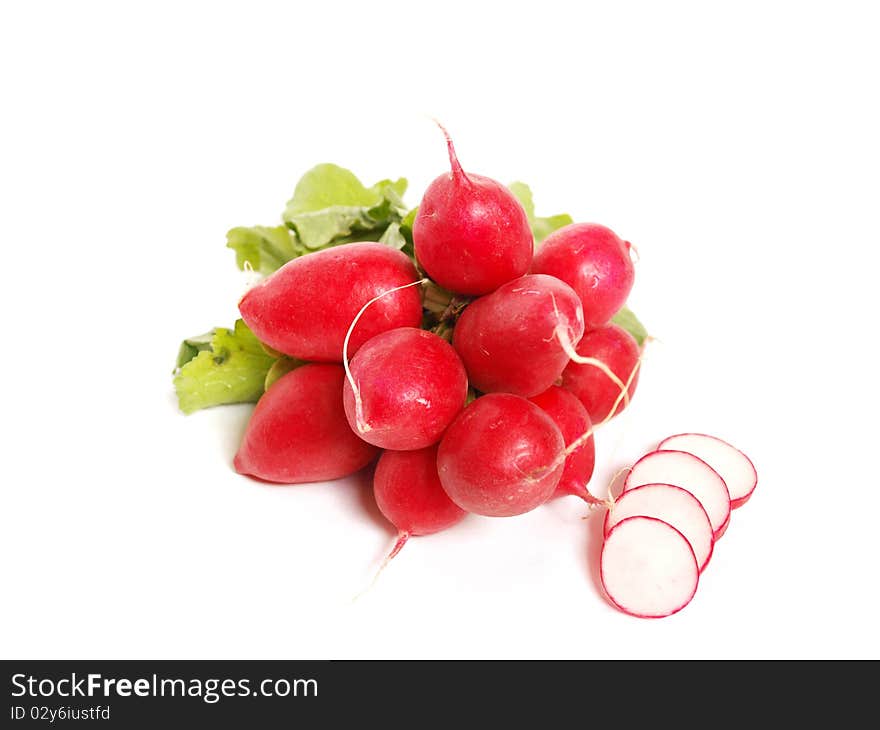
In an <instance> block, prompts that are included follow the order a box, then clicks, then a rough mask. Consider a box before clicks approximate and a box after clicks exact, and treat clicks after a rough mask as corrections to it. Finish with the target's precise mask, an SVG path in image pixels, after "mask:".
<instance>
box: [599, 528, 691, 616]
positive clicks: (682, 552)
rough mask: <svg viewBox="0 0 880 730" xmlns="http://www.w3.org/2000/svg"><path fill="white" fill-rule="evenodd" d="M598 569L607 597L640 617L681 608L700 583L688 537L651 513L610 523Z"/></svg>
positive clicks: (619, 606)
mask: <svg viewBox="0 0 880 730" xmlns="http://www.w3.org/2000/svg"><path fill="white" fill-rule="evenodd" d="M600 571H601V577H602V586H603V587H604V588H605V592H606V593H607V594H608V598H610V599H611V602H612V603H613V604H614V605H615V606H617V607H618V608H619V609H620V610H621V611H623V612H624V613H628V614H630V615H631V616H638V617H639V618H662V617H663V616H669V615H671V614H673V613H675V612H676V611H680V610H681V609H683V608H684V607H685V606H687V604H688V603H690V600H691V598H693V597H694V593H695V592H696V590H697V584H698V583H699V582H700V569H699V566H698V565H697V558H696V557H695V555H694V551H693V550H692V549H691V545H690V543H689V542H688V541H687V538H685V536H684V535H682V534H681V533H680V532H679V531H678V530H676V529H675V528H674V527H673V526H672V525H670V524H669V523H668V522H664V521H663V520H658V519H657V518H655V517H642V516H636V517H627V518H626V519H625V520H621V521H620V522H618V523H617V524H616V525H615V526H614V527H612V528H611V530H610V532H609V533H608V534H607V535H606V536H605V544H604V545H602V557H601V562H600Z"/></svg>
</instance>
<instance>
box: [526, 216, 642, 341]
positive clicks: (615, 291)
mask: <svg viewBox="0 0 880 730" xmlns="http://www.w3.org/2000/svg"><path fill="white" fill-rule="evenodd" d="M630 248H631V244H630V243H629V241H623V240H621V239H620V238H619V237H618V236H617V235H616V234H615V233H614V231H612V230H611V229H610V228H606V227H605V226H600V225H598V224H596V223H572V224H570V225H567V226H564V227H562V228H560V229H559V230H557V231H554V232H553V233H551V234H550V235H549V236H547V238H545V239H544V241H543V243H542V244H541V245H540V247H539V248H538V250H537V252H536V253H535V258H534V260H533V261H532V268H531V271H532V273H534V274H550V276H556V277H558V278H560V279H562V280H563V281H564V282H565V283H566V284H568V285H569V286H571V288H572V289H574V290H575V292H576V293H577V295H578V296H579V297H580V299H581V302H582V304H583V307H584V320H585V322H586V324H587V327H588V328H590V329H592V328H595V327H601V326H602V325H605V324H607V323H608V321H609V320H610V319H611V317H613V316H614V314H615V312H617V310H618V309H620V308H621V307H622V306H623V305H624V304H625V303H626V298H627V296H629V292H630V290H631V289H632V286H633V282H634V281H635V268H634V267H633V262H632V259H631V258H630V254H629V250H630Z"/></svg>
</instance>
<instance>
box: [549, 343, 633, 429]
mask: <svg viewBox="0 0 880 730" xmlns="http://www.w3.org/2000/svg"><path fill="white" fill-rule="evenodd" d="M553 334H554V335H555V336H556V339H557V340H559V344H560V345H561V346H562V349H563V350H564V351H565V354H566V355H568V357H569V359H570V360H571V361H572V362H576V363H578V365H592V366H593V367H595V368H598V369H599V370H601V371H602V372H603V373H605V375H607V376H608V378H609V380H611V382H612V383H614V384H615V385H616V386H617V387H618V389H619V390H620V392H621V394H622V396H623V401H624V406H628V405H629V386H628V385H624V384H623V381H622V380H621V379H620V378H618V377H617V374H616V373H615V372H614V371H613V370H612V369H611V368H609V367H608V366H607V365H606V364H605V363H604V362H602V361H601V360H598V359H596V358H595V357H584V356H583V355H579V354H578V352H577V350H575V349H574V345H573V344H572V341H571V335H570V334H569V331H568V329H566V328H565V327H563V326H562V325H557V327H556V329H555V330H554V331H553ZM630 380H632V379H630ZM619 402H620V401H619V400H618V401H617V403H615V405H614V408H612V411H611V412H612V413H613V412H614V409H616V408H617V405H618V403H619Z"/></svg>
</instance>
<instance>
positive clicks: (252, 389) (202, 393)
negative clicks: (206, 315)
mask: <svg viewBox="0 0 880 730" xmlns="http://www.w3.org/2000/svg"><path fill="white" fill-rule="evenodd" d="M191 354H192V355H193V356H192V357H191V359H189V360H187V361H185V362H181V361H182V360H185V358H186V357H187V356H189V355H191ZM274 361H275V358H274V357H272V356H271V355H269V354H268V353H267V352H266V351H265V350H264V349H263V346H262V344H261V343H260V341H259V340H258V339H257V338H256V337H255V336H254V334H253V332H251V331H250V329H248V327H247V325H246V324H245V323H244V322H243V321H242V320H240V319H239V320H237V321H236V323H235V327H234V329H232V330H229V329H226V328H225V327H217V328H216V329H214V330H212V331H211V332H210V333H207V334H205V335H199V336H198V337H194V338H190V339H188V340H184V343H183V345H182V346H181V351H180V354H179V356H178V367H177V369H176V371H175V376H174V388H175V390H176V391H177V401H178V404H179V406H180V410H182V411H183V412H184V413H192V412H193V411H197V410H199V409H200V408H208V407H210V406H216V405H222V404H226V403H254V402H256V401H257V400H258V399H259V397H260V396H261V395H262V394H263V388H264V384H265V382H266V375H267V373H268V372H269V369H270V367H271V366H272V363H273V362H274Z"/></svg>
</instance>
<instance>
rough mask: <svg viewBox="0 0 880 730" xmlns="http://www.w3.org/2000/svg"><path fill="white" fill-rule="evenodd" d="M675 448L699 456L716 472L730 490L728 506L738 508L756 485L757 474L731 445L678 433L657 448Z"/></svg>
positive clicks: (748, 460)
mask: <svg viewBox="0 0 880 730" xmlns="http://www.w3.org/2000/svg"><path fill="white" fill-rule="evenodd" d="M657 448H658V449H659V450H661V451H665V450H667V449H675V450H678V451H687V452H688V453H691V454H693V455H694V456H696V457H699V458H700V459H702V460H703V461H705V462H706V463H707V464H708V465H709V466H711V467H712V468H713V469H714V470H715V471H717V472H718V473H719V474H720V475H721V478H722V479H724V481H725V483H726V484H727V488H728V490H730V507H731V509H737V508H738V507H742V506H743V505H744V504H745V503H746V502H748V501H749V498H750V497H751V496H752V493H753V492H754V491H755V487H756V486H757V485H758V472H757V471H756V469H755V465H754V464H753V463H752V460H751V459H749V457H748V456H746V455H745V454H744V453H743V452H742V451H740V450H739V449H737V448H736V447H735V446H732V445H731V444H729V443H727V441H722V440H721V439H720V438H718V437H716V436H709V435H708V434H705V433H680V434H676V435H675V436H669V437H668V438H666V439H664V440H663V441H661V442H660V445H659V446H658V447H657Z"/></svg>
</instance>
